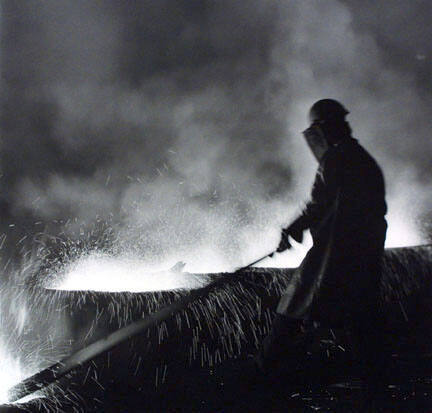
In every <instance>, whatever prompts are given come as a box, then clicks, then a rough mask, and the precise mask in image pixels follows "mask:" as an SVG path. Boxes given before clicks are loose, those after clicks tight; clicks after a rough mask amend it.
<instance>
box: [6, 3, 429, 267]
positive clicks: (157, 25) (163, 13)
mask: <svg viewBox="0 0 432 413" xmlns="http://www.w3.org/2000/svg"><path fill="white" fill-rule="evenodd" d="M414 7H416V8H417V9H418V11H419V12H420V11H422V12H423V14H425V13H426V14H427V13H430V12H431V11H430V7H428V6H427V5H425V6H421V5H420V4H416V5H415V6H414ZM372 9H377V10H375V11H376V12H377V13H378V14H379V13H381V11H380V10H381V9H380V6H378V5H375V3H373V4H370V5H369V9H367V10H366V11H363V12H362V11H359V10H358V8H357V5H356V2H354V1H345V2H342V1H336V0H326V1H314V2H304V1H283V0H280V1H276V2H270V1H269V2H267V1H258V0H256V1H252V2H248V5H247V7H246V5H245V4H243V3H242V2H237V1H233V0H231V1H228V0H223V1H220V2H212V3H207V2H202V3H200V4H199V5H196V4H195V3H194V4H189V3H187V2H178V1H174V0H172V1H168V0H166V1H163V2H161V1H155V2H145V3H134V6H132V5H131V4H129V3H118V2H111V1H108V0H105V1H102V2H88V1H85V2H84V1H82V2H81V1H78V2H77V1H66V0H61V1H58V0H56V1H54V0H53V1H47V2H44V3H43V4H41V3H35V2H26V3H21V2H20V3H17V2H13V1H5V2H4V12H5V16H6V18H5V23H4V27H3V32H4V35H3V41H2V50H1V56H2V57H3V56H5V59H4V60H3V58H2V73H3V83H4V84H3V86H4V90H5V93H4V94H3V96H2V106H3V113H4V116H3V120H4V121H3V123H2V125H1V126H2V136H3V148H2V166H1V167H2V172H3V178H2V179H3V185H4V190H3V195H2V196H3V204H5V207H3V210H4V211H5V212H4V216H5V222H13V223H18V224H22V226H23V228H24V231H25V232H31V231H33V230H34V229H33V227H32V226H31V225H30V224H29V223H33V222H36V221H43V222H44V223H46V224H47V225H48V223H50V222H52V221H53V220H63V221H62V222H68V224H67V225H64V226H62V227H61V228H60V229H59V228H58V227H56V229H55V230H54V229H52V228H51V227H49V226H47V228H50V230H51V231H58V232H63V233H65V234H66V235H67V236H70V237H72V236H73V234H75V233H76V230H77V228H78V227H79V228H86V227H87V226H90V225H91V223H92V222H93V221H94V220H95V219H96V217H98V219H103V220H109V221H110V222H113V223H114V225H115V228H116V229H115V231H116V237H115V239H116V241H115V243H116V248H117V251H118V252H120V253H125V254H129V255H133V254H135V256H137V257H139V258H140V259H145V260H147V262H148V263H149V265H157V264H158V265H162V264H163V265H165V264H166V265H167V266H168V265H172V264H173V263H175V262H176V261H180V260H183V261H186V262H187V263H188V264H189V267H188V270H196V271H201V270H207V269H208V268H210V267H211V268H213V269H214V270H215V271H216V270H221V269H232V268H235V267H238V266H240V265H242V264H245V263H247V262H248V261H253V259H254V258H256V257H258V256H260V255H263V254H265V253H267V252H270V251H271V250H272V249H273V248H275V247H276V245H277V243H278V237H279V231H280V228H281V226H283V225H285V224H287V223H288V222H289V220H290V219H291V218H293V217H294V215H295V213H296V211H298V210H299V208H300V207H301V203H302V200H304V199H305V198H306V197H307V195H308V192H309V187H310V183H311V179H312V177H313V173H314V170H315V168H316V164H315V163H314V161H313V158H312V156H311V155H310V154H309V153H308V149H307V147H306V145H305V144H304V142H303V141H302V139H301V135H300V131H301V130H303V129H304V128H305V127H306V113H307V110H308V108H309V106H310V105H311V104H312V103H313V102H314V101H315V100H317V99H320V98H323V97H333V98H336V99H339V100H340V101H342V102H343V103H344V104H345V105H346V107H347V108H348V109H349V110H351V114H350V115H349V121H350V123H351V125H352V127H353V130H354V136H355V137H357V138H359V140H360V142H361V143H362V144H364V146H365V147H366V148H367V149H369V150H370V152H371V153H372V154H373V155H374V156H375V157H376V158H377V160H378V161H379V163H380V164H381V166H382V167H383V170H384V173H385V175H386V181H387V187H388V201H389V207H390V210H389V215H388V217H389V224H390V228H389V241H391V244H389V245H397V244H400V245H408V244H411V243H419V242H424V241H426V240H427V239H428V237H430V234H428V233H427V231H425V233H424V234H421V229H422V228H426V226H425V223H427V222H429V221H430V220H431V218H432V217H431V214H430V211H431V210H432V208H431V207H432V199H431V196H430V193H431V192H430V191H429V189H430V184H428V183H427V182H428V180H427V179H426V177H427V175H428V174H429V173H430V161H429V159H430V157H431V154H432V144H431V140H430V138H429V126H428V122H427V120H428V119H430V118H431V113H430V112H431V107H432V106H431V105H430V104H427V103H428V102H429V103H430V100H431V91H430V90H429V91H428V90H426V89H424V88H422V86H421V83H419V79H420V77H421V75H422V73H423V71H422V70H423V69H424V67H423V66H428V67H429V65H430V62H429V55H428V54H427V53H428V51H427V50H426V49H425V48H424V47H423V46H422V48H421V55H422V56H423V57H422V59H421V60H419V59H418V53H420V51H419V52H418V53H417V54H415V55H414V56H407V57H406V58H407V60H409V59H412V64H409V63H407V64H406V65H405V66H401V65H400V64H399V61H396V60H395V59H394V58H393V53H394V54H396V52H397V51H398V50H405V49H406V46H407V42H408V43H409V40H407V39H406V38H402V35H400V33H399V32H395V33H394V36H393V37H392V39H391V40H392V43H391V44H390V45H388V44H387V43H385V40H386V39H387V37H386V32H385V31H384V32H383V31H382V30H378V28H379V27H380V26H379V25H371V24H369V23H368V20H365V16H368V15H370V14H371V13H372ZM400 12H401V13H404V9H403V8H401V11H400ZM372 14H373V13H372ZM409 16H411V17H410V18H411V19H412V20H410V21H408V22H407V25H409V26H411V25H414V24H415V21H414V19H415V14H414V15H412V14H410V15H409ZM399 18H400V16H399V14H398V13H397V11H393V15H392V16H390V17H389V20H388V21H387V22H386V26H388V27H391V26H392V24H393V22H394V24H395V28H396V27H398V24H399ZM18 23H20V24H18ZM421 35H422V33H417V32H413V37H412V42H413V47H414V45H415V44H416V42H417V39H418V38H420V37H421ZM384 44H386V45H387V47H384V46H383V45H384ZM419 50H420V49H419ZM416 56H417V58H416ZM419 65H423V66H421V67H420V66H419ZM419 67H420V69H422V70H420V69H419ZM419 70H420V71H419ZM420 72H421V73H420ZM78 233H79V231H78ZM12 239H13V237H12Z"/></svg>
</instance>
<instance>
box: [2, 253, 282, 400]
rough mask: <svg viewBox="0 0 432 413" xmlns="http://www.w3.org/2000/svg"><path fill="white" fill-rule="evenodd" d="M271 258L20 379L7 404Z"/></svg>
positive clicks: (266, 256)
mask: <svg viewBox="0 0 432 413" xmlns="http://www.w3.org/2000/svg"><path fill="white" fill-rule="evenodd" d="M273 254H274V252H272V253H270V254H267V255H265V256H263V257H261V258H259V259H257V260H255V261H253V262H251V263H250V264H248V265H246V266H243V267H241V268H239V269H237V270H236V271H235V272H234V273H227V274H225V275H223V276H221V277H219V278H218V279H216V280H214V281H212V282H211V283H209V284H208V285H206V286H204V287H202V288H198V289H196V290H192V291H190V292H189V293H188V294H186V295H184V296H183V297H181V298H180V299H179V300H177V301H174V302H173V303H171V304H169V305H167V306H166V307H163V308H161V309H160V310H158V311H156V312H154V313H152V314H149V315H148V316H146V317H145V318H142V319H140V320H137V321H134V322H133V323H131V324H128V325H127V326H125V327H122V328H120V329H118V330H116V331H114V332H113V333H110V334H108V335H107V336H106V337H104V338H102V339H99V340H97V341H95V342H94V343H92V344H90V345H88V346H87V347H84V348H82V349H81V350H78V351H77V352H76V353H74V354H72V355H70V356H67V357H65V358H64V359H63V360H61V361H59V362H57V363H55V364H53V365H51V366H50V367H47V368H46V369H44V370H41V371H40V372H38V373H36V374H34V375H33V376H30V377H28V378H26V379H24V380H23V381H21V382H20V383H18V384H16V385H15V386H13V387H11V388H10V389H9V390H8V403H13V402H17V401H19V400H20V399H22V398H24V397H26V396H28V395H30V394H32V393H34V392H36V391H40V390H42V389H44V388H46V387H48V386H49V385H50V384H52V383H54V382H56V381H58V380H60V379H61V378H62V377H64V376H65V375H66V374H68V373H70V372H71V371H73V370H76V369H78V368H80V367H82V366H83V365H84V364H85V363H87V362H89V361H90V360H92V359H94V358H95V357H97V356H99V355H101V354H103V353H105V352H108V351H110V350H112V349H113V348H114V347H116V346H117V345H119V344H120V343H122V342H124V341H127V340H129V339H130V338H132V337H134V336H136V335H138V334H140V333H143V332H145V331H147V330H148V329H149V328H151V327H153V326H155V325H157V324H159V323H161V322H163V321H165V320H166V319H168V318H170V317H171V316H173V315H174V314H176V313H178V312H180V311H182V310H183V309H185V308H186V307H187V306H188V305H189V304H191V303H192V302H194V301H195V300H197V299H199V298H202V297H205V296H206V295H208V294H209V293H210V292H211V291H212V290H213V289H214V288H216V287H218V286H220V285H223V284H225V283H227V282H229V281H232V280H236V279H238V276H239V275H240V273H241V272H242V271H244V270H245V269H247V268H250V267H253V266H254V265H256V264H258V263H259V262H261V261H263V260H264V259H266V258H268V257H271V256H273ZM235 275H236V276H235Z"/></svg>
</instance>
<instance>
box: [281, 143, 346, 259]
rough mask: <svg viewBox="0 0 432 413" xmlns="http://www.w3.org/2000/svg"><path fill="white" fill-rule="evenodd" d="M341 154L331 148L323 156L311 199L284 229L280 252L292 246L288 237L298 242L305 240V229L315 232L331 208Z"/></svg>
mask: <svg viewBox="0 0 432 413" xmlns="http://www.w3.org/2000/svg"><path fill="white" fill-rule="evenodd" d="M341 173H342V171H341V156H340V153H339V151H338V150H337V149H334V148H332V149H329V150H328V152H327V153H326V155H325V156H324V157H323V159H322V161H321V163H320V165H319V167H318V171H317V173H316V175H315V181H314V183H313V186H312V192H311V197H310V201H309V202H308V203H307V204H306V206H305V208H304V209H303V211H302V213H301V214H300V216H299V217H298V218H297V219H296V220H295V221H294V222H293V223H292V224H291V225H289V226H288V227H287V228H285V229H283V230H282V240H281V243H280V244H279V247H278V252H281V251H284V250H286V249H287V248H290V247H291V245H290V243H289V239H288V237H289V236H291V237H292V238H293V239H295V240H296V241H298V242H301V241H302V240H303V231H304V230H306V229H310V230H311V232H312V233H313V232H314V229H317V228H318V227H319V226H320V223H321V222H322V221H323V219H325V217H326V215H327V214H328V211H329V210H330V209H331V207H332V205H333V203H334V201H335V199H336V197H337V192H338V188H339V182H340V176H341Z"/></svg>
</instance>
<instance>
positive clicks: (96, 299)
mask: <svg viewBox="0 0 432 413" xmlns="http://www.w3.org/2000/svg"><path fill="white" fill-rule="evenodd" d="M431 254H432V252H431V248H430V247H423V248H414V249H402V250H390V251H387V253H386V268H385V277H384V282H383V291H382V297H383V300H384V302H385V306H386V316H387V320H388V323H387V331H386V333H387V337H388V340H387V344H386V346H387V353H388V355H389V360H390V361H389V368H388V371H387V372H386V377H385V386H384V389H383V391H381V392H380V394H379V395H378V397H377V398H376V400H375V404H374V406H373V407H370V408H369V409H368V410H365V411H384V412H432V355H431V354H430V353H432V346H431V342H432V340H431V335H432V317H431V316H430V314H431V310H432V306H431V303H432V300H431V297H432V289H431V282H432V264H431V262H432V260H431ZM291 273H292V272H289V271H279V270H269V269H251V270H248V272H245V273H244V274H242V275H241V276H240V277H237V278H236V279H235V280H233V281H232V282H228V283H226V284H224V285H223V286H221V287H219V288H218V289H217V290H215V291H213V292H212V293H211V294H210V295H209V296H207V297H204V298H202V299H200V300H197V302H195V303H194V304H192V305H190V306H189V307H188V308H187V309H185V310H184V311H182V312H181V313H179V314H177V315H176V316H173V317H171V318H170V319H168V320H166V322H163V323H162V324H160V325H159V326H157V327H155V328H152V329H151V330H148V331H146V332H145V333H143V334H141V335H140V336H138V337H136V338H134V339H132V340H129V341H128V342H126V343H123V344H121V345H119V346H118V347H117V348H115V349H113V350H112V351H110V352H109V353H107V354H102V355H100V356H98V357H97V358H96V359H94V360H93V361H92V362H91V363H87V364H86V365H84V366H82V367H81V368H80V369H78V370H76V371H74V372H73V373H71V374H69V375H68V376H67V377H65V378H63V379H61V380H60V381H59V382H58V383H56V386H54V387H52V388H50V389H48V391H47V392H46V397H45V398H41V399H37V400H34V401H31V402H28V403H26V404H22V405H15V406H3V407H0V412H3V411H4V412H19V411H29V412H33V411H41V412H45V411H47V412H148V411H157V412H181V411H185V412H191V411H197V412H229V411H242V412H243V411H254V412H261V411H276V412H277V411H285V412H308V411H311V412H312V411H330V412H359V411H362V410H361V408H362V404H363V401H364V397H363V391H362V386H361V381H360V379H359V377H360V371H361V368H362V365H361V360H357V358H356V356H355V352H354V351H353V349H352V348H351V345H350V341H349V337H347V335H346V334H345V332H344V331H342V330H329V329H324V328H318V329H316V330H315V331H314V336H313V337H314V339H313V342H312V343H311V344H310V345H309V346H308V347H307V348H306V347H305V348H304V351H303V352H302V354H301V355H297V356H296V357H295V360H296V362H295V363H292V357H291V358H290V355H289V354H287V359H286V360H281V368H280V369H279V370H278V371H274V372H272V373H271V374H270V375H268V376H266V377H263V376H261V375H259V374H257V373H256V372H255V370H254V368H253V365H252V363H251V361H250V360H251V359H250V355H252V354H254V352H255V351H256V348H257V346H258V345H259V343H260V342H261V340H262V338H263V337H264V336H265V335H266V334H267V332H268V329H269V328H270V325H271V320H272V317H273V314H274V313H273V310H274V308H275V306H276V303H277V300H278V297H279V296H280V294H281V292H282V291H283V289H284V288H285V286H286V285H287V283H289V280H290V274H291ZM53 294H54V293H53ZM47 295H48V293H46V294H45V293H44V294H43V295H40V296H39V295H38V296H37V299H38V306H39V308H41V307H43V306H44V305H45V306H46V309H47V312H48V313H49V309H52V308H59V307H62V308H67V311H68V315H69V317H70V319H71V326H72V327H71V337H72V338H73V340H74V342H75V343H76V347H77V348H80V347H82V346H84V345H86V344H88V343H90V342H92V341H95V340H97V339H98V338H100V337H103V336H104V334H106V333H107V332H109V331H113V330H115V329H116V328H118V327H119V326H120V325H121V324H122V325H124V324H125V323H127V322H128V321H131V320H133V319H137V318H139V317H142V316H145V314H146V313H149V312H153V311H155V310H156V309H157V308H158V307H163V306H164V305H166V303H168V302H170V301H173V300H176V299H178V295H175V294H159V295H157V296H151V297H150V296H148V295H130V294H126V295H125V294H117V295H116V294H87V295H85V296H84V295H83V294H81V295H80V297H77V296H76V295H74V294H72V295H71V294H70V293H67V294H66V293H61V294H57V293H56V294H54V296H52V297H49V299H47V298H46V297H47ZM41 297H43V299H42V298H41ZM78 298H79V299H78ZM44 300H46V301H44ZM78 303H79V304H78ZM111 303H115V305H111ZM149 303H151V305H150V304H149ZM60 304H62V305H61V306H60ZM65 304H67V305H65ZM107 308H108V309H112V310H109V311H107V310H106V309H107ZM125 308H127V311H125ZM110 311H111V312H110ZM45 317H46V316H45ZM95 319H97V320H98V323H94V320H95ZM36 322H37V320H35V323H36ZM84 332H87V333H86V334H83V333H84ZM84 335H85V339H83V338H82V337H83V336H84ZM288 366H290V367H288Z"/></svg>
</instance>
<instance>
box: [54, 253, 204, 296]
mask: <svg viewBox="0 0 432 413" xmlns="http://www.w3.org/2000/svg"><path fill="white" fill-rule="evenodd" d="M207 282H208V278H207V277H205V276H204V275H199V276H198V275H194V274H190V273H187V272H181V269H176V268H172V269H170V270H166V271H160V272H150V271H149V269H148V266H146V265H145V263H144V262H142V261H140V260H139V259H131V258H124V257H114V256H109V255H106V254H101V253H91V254H88V255H85V256H83V257H82V258H80V259H78V260H77V261H75V262H73V263H71V264H69V266H68V267H67V268H66V269H64V271H63V274H61V275H59V278H58V279H57V280H54V281H53V282H52V284H50V285H48V286H47V288H51V289H59V290H68V291H78V290H91V291H105V292H121V291H129V292H146V291H169V290H177V289H187V290H191V289H194V288H199V287H202V286H203V285H205V284H206V283H207Z"/></svg>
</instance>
